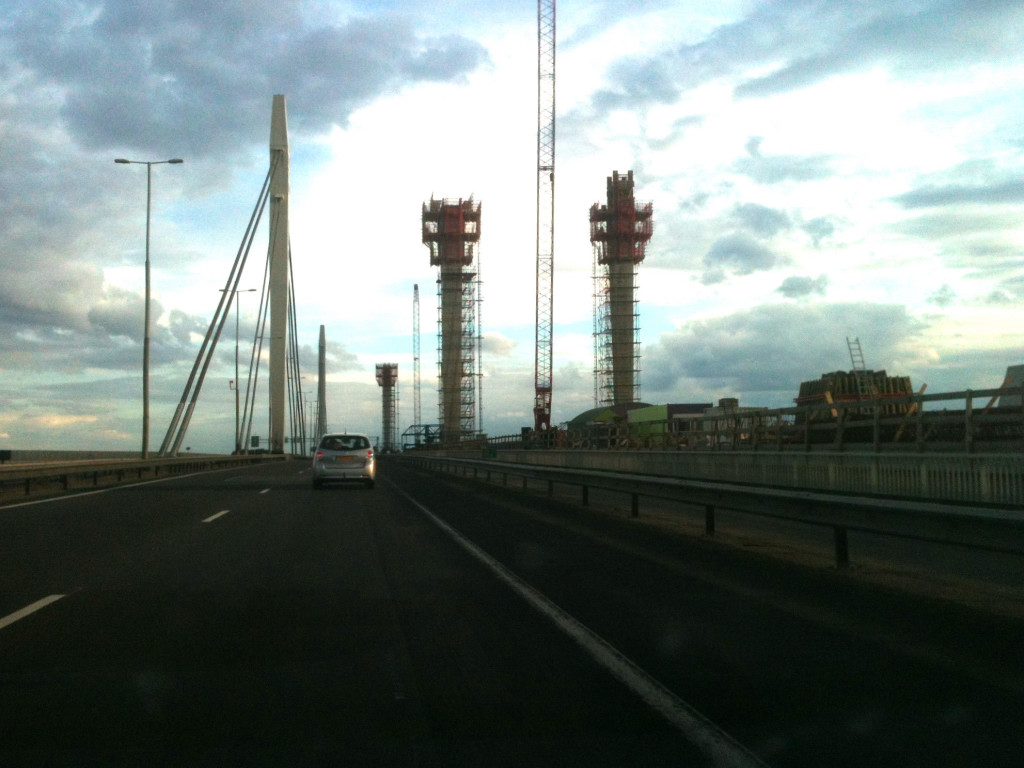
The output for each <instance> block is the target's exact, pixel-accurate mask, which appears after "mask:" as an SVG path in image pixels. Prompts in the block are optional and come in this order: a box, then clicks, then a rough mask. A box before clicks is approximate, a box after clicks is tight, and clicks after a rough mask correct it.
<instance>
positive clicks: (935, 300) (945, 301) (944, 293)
mask: <svg viewBox="0 0 1024 768" xmlns="http://www.w3.org/2000/svg"><path fill="white" fill-rule="evenodd" d="M927 301H928V303H929V304H934V305H935V306H937V307H941V308H942V309H946V308H947V307H950V306H952V305H953V303H954V302H955V301H956V291H954V290H953V289H952V288H950V287H949V286H948V285H943V286H942V287H941V288H939V289H938V290H937V291H935V292H934V293H932V295H931V296H929V297H928V299H927Z"/></svg>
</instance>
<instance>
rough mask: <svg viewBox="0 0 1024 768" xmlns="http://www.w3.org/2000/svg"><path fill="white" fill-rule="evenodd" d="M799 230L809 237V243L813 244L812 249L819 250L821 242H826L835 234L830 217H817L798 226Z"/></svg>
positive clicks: (833, 224) (834, 227)
mask: <svg viewBox="0 0 1024 768" xmlns="http://www.w3.org/2000/svg"><path fill="white" fill-rule="evenodd" d="M800 229H802V230H803V231H804V232H806V233H807V234H808V235H809V236H810V238H811V242H813V243H814V247H815V248H819V247H821V243H822V241H823V240H826V239H828V238H830V237H832V235H834V234H835V232H836V225H835V222H834V220H833V219H832V217H830V216H819V217H817V218H814V219H811V220H810V221H805V222H804V223H803V224H801V225H800Z"/></svg>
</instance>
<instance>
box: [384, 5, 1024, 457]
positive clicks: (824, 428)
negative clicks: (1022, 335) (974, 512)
mask: <svg viewBox="0 0 1024 768" xmlns="http://www.w3.org/2000/svg"><path fill="white" fill-rule="evenodd" d="M537 72H538V82H537V96H538V99H537V166H536V170H537V176H536V181H537V209H536V252H535V269H536V290H535V297H534V298H535V302H536V304H535V325H534V328H535V344H534V347H535V349H534V353H535V356H534V360H535V367H534V402H533V417H534V419H533V424H532V426H529V427H525V426H524V427H523V429H522V431H521V434H519V435H511V436H508V437H503V438H500V440H504V441H511V442H517V443H519V444H522V445H529V446H531V447H609V448H610V447H667V448H673V449H678V448H710V449H714V450H717V449H721V448H725V447H732V448H740V447H745V446H751V447H755V448H757V447H758V446H760V447H762V448H764V447H768V446H775V447H776V448H778V449H780V450H781V449H784V447H785V446H787V445H792V444H794V443H798V444H801V445H804V446H806V447H810V446H812V445H826V446H831V447H838V448H841V447H842V446H843V445H844V444H847V443H854V444H856V443H865V442H867V443H870V444H872V446H873V447H874V448H875V450H878V449H879V446H881V445H882V444H887V445H893V446H901V445H902V446H906V445H912V446H916V447H917V449H918V450H920V449H921V446H922V445H923V444H924V443H926V442H928V441H929V440H931V441H933V442H943V443H947V442H951V443H953V444H956V445H959V444H963V443H964V442H965V441H967V442H968V443H969V441H970V440H971V435H972V434H974V432H973V431H972V430H974V431H977V430H975V426H976V425H981V424H987V423H988V422H991V423H992V424H993V426H992V427H991V428H990V429H987V430H986V429H981V431H980V432H979V434H985V435H989V436H995V437H996V438H1007V439H1011V440H1014V441H1018V442H1019V441H1020V439H1021V428H1022V423H1021V421H1022V420H1021V419H1020V418H1019V410H1020V403H1019V402H1014V403H1012V404H1011V400H1010V399H1007V397H1006V396H1005V395H1003V397H1002V398H1000V394H1001V391H997V392H996V394H994V395H993V396H992V397H991V400H990V401H989V402H988V403H987V404H986V405H985V406H984V409H983V411H982V412H981V413H980V414H973V413H972V405H973V403H972V400H971V396H970V393H968V395H967V398H966V402H967V408H966V411H963V410H958V411H955V413H954V415H952V416H951V415H950V413H951V412H950V411H949V410H948V409H947V410H944V412H943V413H944V414H946V415H945V416H943V417H941V418H942V419H945V421H944V422H942V423H940V418H939V417H937V416H935V415H934V414H928V415H927V416H926V415H925V414H923V411H924V409H925V403H926V401H931V400H935V399H939V400H941V399H942V397H943V396H932V395H926V394H925V389H924V387H921V389H920V390H918V391H916V392H915V390H914V389H913V387H912V385H911V381H910V378H909V377H908V376H902V375H898V374H897V375H890V374H889V373H888V372H887V371H885V370H871V369H868V368H867V367H866V365H865V360H864V352H863V349H862V347H861V343H860V339H859V337H857V338H847V340H846V343H847V351H848V352H849V356H850V362H851V368H850V370H849V371H841V370H840V371H833V372H831V373H824V374H822V375H821V376H820V377H819V378H818V379H814V380H809V381H804V382H803V383H801V384H800V385H799V392H798V393H797V394H796V397H795V398H794V406H793V407H791V408H784V409H768V408H763V407H758V406H750V405H746V404H745V405H743V406H740V404H739V401H738V399H736V398H733V397H723V398H720V399H719V401H718V403H717V405H715V404H713V403H669V404H665V405H651V404H649V403H645V402H643V401H642V395H641V371H642V355H641V349H640V338H639V335H640V328H641V326H640V318H641V311H640V303H639V300H638V270H639V265H640V264H641V263H642V262H643V261H644V259H645V256H646V249H647V245H648V243H649V242H650V241H651V239H652V236H653V232H654V210H653V204H652V203H651V202H645V201H638V200H637V199H636V195H635V188H636V184H637V181H638V180H637V179H635V178H634V174H633V171H632V170H627V171H625V172H620V171H618V170H614V171H612V173H611V175H610V176H608V177H607V178H606V184H605V195H604V200H603V201H602V202H597V203H594V204H593V205H592V206H591V207H590V210H589V216H588V219H589V233H590V243H591V248H592V254H593V261H592V273H591V274H592V284H593V295H592V303H593V318H592V319H593V356H594V364H593V404H594V408H593V409H592V410H588V411H586V412H585V413H582V414H579V415H577V416H575V417H573V418H570V419H569V420H568V421H567V422H563V423H562V425H561V426H559V425H558V424H557V423H552V400H553V396H554V393H555V386H554V382H553V376H552V336H553V316H552V306H553V301H554V288H553V280H552V277H553V273H554V263H555V262H554V259H555V253H554V242H555V239H554V230H555V197H554V186H555V178H556V174H555V170H556V169H555V159H556V155H555V3H554V2H553V1H545V0H541V2H539V3H538V30H537ZM581 213H582V212H581ZM421 223H422V242H423V244H424V245H426V246H427V247H428V249H429V252H430V265H431V266H433V267H436V268H437V369H438V370H437V403H438V406H437V418H436V420H434V419H431V418H429V417H426V418H425V417H424V416H423V414H422V411H421V408H420V373H419V363H420V325H419V324H420V304H419V302H420V296H419V286H418V285H416V286H414V291H413V294H414V295H413V367H414V384H413V387H414V393H413V398H414V403H415V405H414V420H413V424H412V425H411V426H410V427H408V428H407V429H406V430H405V431H404V432H403V434H402V436H401V448H403V449H409V448H416V447H421V446H429V445H436V444H447V445H451V444H456V443H466V442H467V441H480V440H481V439H486V435H485V434H484V429H483V407H482V401H483V392H482V386H481V383H482V365H481V351H482V350H481V346H482V345H481V338H482V332H481V322H480V318H481V304H482V289H481V284H482V281H481V277H480V259H479V246H480V237H481V226H480V225H481V206H480V203H479V202H478V201H474V200H473V198H472V197H470V198H468V199H463V198H451V199H450V198H444V199H434V198H433V197H431V199H430V200H429V202H426V203H424V204H423V206H422V212H421ZM380 376H381V374H380V373H379V372H378V382H380V381H381V379H380ZM1007 376H1008V377H1007V382H1009V381H1010V376H1009V372H1008V375H1007ZM1017 385H1018V386H1019V382H1018V383H1017ZM381 386H382V387H385V385H384V384H381ZM1004 386H1009V384H1007V383H1005V382H1004ZM962 394H963V393H951V396H950V397H949V398H947V399H951V400H954V401H962V400H963V399H964V398H963V397H962ZM388 396H389V395H388V389H387V388H386V387H385V388H384V397H385V398H387V397H388ZM1018 399H1019V398H1018ZM1007 409H1011V410H1012V411H1013V413H1014V414H1016V415H1014V416H1012V417H1009V418H1003V417H1002V416H1000V414H1004V415H1005V414H1006V413H1007V412H1008V411H1007ZM384 410H385V416H384V424H385V428H384V432H385V435H386V437H385V438H384V442H385V444H386V445H393V446H396V447H397V446H398V443H399V440H398V438H397V436H395V435H394V434H393V431H392V429H391V427H390V425H391V424H392V423H393V420H394V419H393V417H389V416H388V406H387V405H386V404H385V406H384ZM964 413H966V414H967V415H966V426H965V425H964V423H963V422H964V416H963V414H964ZM972 416H973V417H974V418H975V421H974V422H972ZM990 417H991V418H990ZM389 418H390V419H391V420H390V421H389ZM993 419H995V421H993ZM986 420H988V421H986ZM944 423H948V424H951V425H952V426H949V427H948V428H947V427H945V426H943V424H944Z"/></svg>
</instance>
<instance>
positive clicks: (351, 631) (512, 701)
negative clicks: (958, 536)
mask: <svg viewBox="0 0 1024 768" xmlns="http://www.w3.org/2000/svg"><path fill="white" fill-rule="evenodd" d="M0 542H2V552H3V557H2V558H0V723H3V738H2V739H0V764H3V765H26V766H28V765H31V766H38V765H61V766H63V765H75V766H79V765H111V764H113V765H182V764H187V765H211V766H213V765H217V766H221V765H266V766H271V765H273V766H281V765H289V766H293V765H294V766H304V765H356V766H358V765H381V766H532V765H538V766H565V765H586V766H718V765H736V766H744V765H771V766H780V767H781V766H825V765H827V766H888V765H891V766H901V768H902V767H905V766H918V765H920V766H929V768H935V767H936V766H987V767H989V768H994V767H998V766H1007V767H1009V766H1019V765H1020V764H1021V755H1024V734H1022V728H1021V715H1020V713H1021V712H1022V711H1024V707H1022V705H1024V651H1022V644H1021V640H1022V638H1024V632H1022V628H1024V627H1022V624H1021V622H1019V621H1017V620H1014V619H1011V618H1006V617H1002V618H1000V617H996V616H992V615H988V614H985V613H981V612H978V611H974V610H968V609H965V608H961V607H956V606H953V605H950V604H946V603H942V602H934V601H927V600H921V599H920V598H909V597H906V596H902V595H900V594H898V593H895V592H891V591H887V590H883V589H879V588H878V587H872V586H869V585H865V584H862V583H857V582H856V581H854V580H851V579H848V578H845V577H844V576H843V575H842V574H840V573H837V572H834V571H830V570H828V569H812V568H806V567H803V566H799V565H790V564H785V563H782V562H779V561H776V560H771V559H767V558H764V557H761V556H759V555H757V554H756V553H750V552H743V551H738V550H736V549H735V548H728V547H722V546H718V545H716V544H715V543H714V542H712V541H707V540H701V539H699V538H694V537H674V536H670V535H667V534H665V533H664V532H659V531H657V530H652V529H650V528H647V527H644V526H639V525H636V524H634V523H632V522H631V521H629V520H628V519H612V518H609V517H607V516H601V515H595V514H593V513H592V512H589V511H587V510H584V509H582V508H580V507H578V506H577V505H573V504H565V503H564V502H560V501H558V500H548V499H546V498H538V497H535V496H525V495H523V494H520V493H517V492H515V491H513V490H511V489H506V488H501V487H497V486H484V485H482V484H476V483H472V482H470V481H464V480H460V479H457V478H453V477H449V476H445V477H432V476H429V475H427V474H423V473H420V472H417V471H414V470H412V469H410V468H409V467H408V465H406V464H403V462H402V461H401V460H400V459H391V460H385V461H382V462H381V467H380V473H379V475H378V483H377V487H376V489H374V490H367V489H364V488H362V487H338V488H329V489H327V490H321V491H314V490H313V489H312V484H311V478H310V475H309V472H308V466H307V465H306V463H304V462H300V461H293V462H282V463H278V464H273V465H268V466H262V467H256V468H242V469H234V470H228V471H222V472H211V473H205V474H200V475H193V476H189V477H181V478H175V479H171V480H166V481H162V482H154V483H146V484H141V485H136V486H132V487H126V488H120V489H112V490H109V491H105V492H101V493H94V494H88V495H81V496H75V497H70V498H65V499H59V500H52V501H48V502H44V503H35V504H26V505H22V506H13V507H6V508H0Z"/></svg>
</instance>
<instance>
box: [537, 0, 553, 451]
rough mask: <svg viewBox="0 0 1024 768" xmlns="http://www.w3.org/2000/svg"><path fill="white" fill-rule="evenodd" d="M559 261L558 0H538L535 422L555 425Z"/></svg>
mask: <svg viewBox="0 0 1024 768" xmlns="http://www.w3.org/2000/svg"><path fill="white" fill-rule="evenodd" d="M554 261H555V0H538V2H537V315H536V364H535V366H534V401H533V428H534V430H535V431H536V432H537V433H543V432H546V431H547V430H549V429H550V428H551V336H552V325H553V320H552V305H553V298H554V284H553V277H554Z"/></svg>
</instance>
